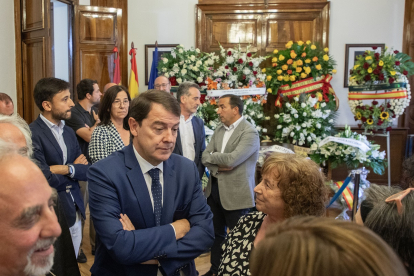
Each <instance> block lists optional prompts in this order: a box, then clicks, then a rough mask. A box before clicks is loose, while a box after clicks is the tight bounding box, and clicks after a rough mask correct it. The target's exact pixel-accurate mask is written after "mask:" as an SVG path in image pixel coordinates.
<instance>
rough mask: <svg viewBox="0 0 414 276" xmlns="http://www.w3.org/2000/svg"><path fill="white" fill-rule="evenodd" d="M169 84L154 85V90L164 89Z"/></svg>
mask: <svg viewBox="0 0 414 276" xmlns="http://www.w3.org/2000/svg"><path fill="white" fill-rule="evenodd" d="M169 84H170V83H161V84H156V85H154V88H156V89H160V88H161V87H162V88H166V87H167V86H168V85H169Z"/></svg>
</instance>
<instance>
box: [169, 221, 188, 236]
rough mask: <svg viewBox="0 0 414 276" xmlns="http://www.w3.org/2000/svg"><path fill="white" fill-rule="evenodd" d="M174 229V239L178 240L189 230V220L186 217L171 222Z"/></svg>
mask: <svg viewBox="0 0 414 276" xmlns="http://www.w3.org/2000/svg"><path fill="white" fill-rule="evenodd" d="M172 226H173V227H174V229H175V239H176V240H179V239H181V238H182V237H184V236H185V235H186V234H187V233H188V231H190V222H189V221H188V220H186V219H180V220H176V221H174V222H173V223H172Z"/></svg>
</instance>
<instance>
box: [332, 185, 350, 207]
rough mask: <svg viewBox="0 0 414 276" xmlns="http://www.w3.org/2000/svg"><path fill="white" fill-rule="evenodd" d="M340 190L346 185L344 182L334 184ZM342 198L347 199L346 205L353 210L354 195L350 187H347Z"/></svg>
mask: <svg viewBox="0 0 414 276" xmlns="http://www.w3.org/2000/svg"><path fill="white" fill-rule="evenodd" d="M334 184H335V185H336V186H337V187H338V189H340V188H341V186H342V185H343V184H344V182H343V181H338V182H335V183H334ZM342 196H343V197H344V199H345V202H346V205H348V209H349V210H352V205H353V202H354V195H353V194H352V193H351V190H350V189H349V187H346V189H345V190H344V191H343V192H342Z"/></svg>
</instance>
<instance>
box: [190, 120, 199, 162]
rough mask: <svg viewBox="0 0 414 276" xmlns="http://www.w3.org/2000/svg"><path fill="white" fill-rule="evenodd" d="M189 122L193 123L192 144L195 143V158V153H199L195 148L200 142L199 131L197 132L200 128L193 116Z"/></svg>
mask: <svg viewBox="0 0 414 276" xmlns="http://www.w3.org/2000/svg"><path fill="white" fill-rule="evenodd" d="M191 122H192V123H193V133H194V142H195V145H194V148H195V155H196V157H197V155H198V154H197V152H199V151H198V150H197V147H198V145H199V144H200V143H199V140H200V131H198V130H199V129H200V126H199V124H198V120H197V118H196V117H195V116H194V117H193V118H192V119H191Z"/></svg>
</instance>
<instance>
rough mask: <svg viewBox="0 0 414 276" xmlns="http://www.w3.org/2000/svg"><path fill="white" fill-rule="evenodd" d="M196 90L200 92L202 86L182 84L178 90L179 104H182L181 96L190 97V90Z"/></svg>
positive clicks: (186, 82) (189, 83)
mask: <svg viewBox="0 0 414 276" xmlns="http://www.w3.org/2000/svg"><path fill="white" fill-rule="evenodd" d="M192 87H194V88H196V89H198V90H200V86H198V84H196V83H194V82H190V81H185V82H182V83H181V84H180V86H178V90H177V100H178V102H179V103H181V96H184V95H185V96H189V95H190V91H189V90H190V88H192Z"/></svg>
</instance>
